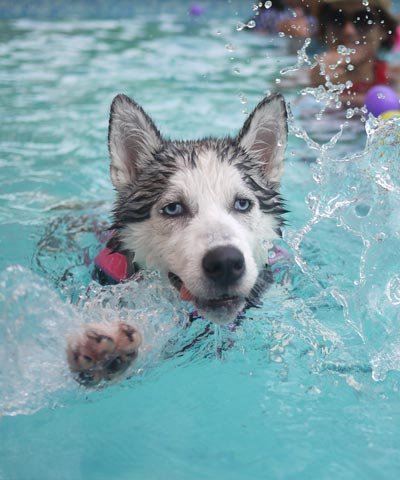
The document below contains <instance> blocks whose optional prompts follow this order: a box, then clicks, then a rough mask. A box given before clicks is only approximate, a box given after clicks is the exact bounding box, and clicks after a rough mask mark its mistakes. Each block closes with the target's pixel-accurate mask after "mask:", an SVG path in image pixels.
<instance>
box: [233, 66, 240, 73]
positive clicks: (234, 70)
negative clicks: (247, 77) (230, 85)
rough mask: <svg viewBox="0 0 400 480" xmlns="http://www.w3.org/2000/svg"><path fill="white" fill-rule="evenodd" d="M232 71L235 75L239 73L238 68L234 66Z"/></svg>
mask: <svg viewBox="0 0 400 480" xmlns="http://www.w3.org/2000/svg"><path fill="white" fill-rule="evenodd" d="M233 73H235V74H236V75H240V68H238V67H235V68H234V69H233Z"/></svg>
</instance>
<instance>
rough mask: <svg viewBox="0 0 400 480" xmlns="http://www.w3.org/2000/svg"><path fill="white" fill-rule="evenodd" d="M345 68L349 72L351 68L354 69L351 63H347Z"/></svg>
mask: <svg viewBox="0 0 400 480" xmlns="http://www.w3.org/2000/svg"><path fill="white" fill-rule="evenodd" d="M347 70H348V71H349V72H351V71H352V70H354V65H352V64H351V63H349V65H347Z"/></svg>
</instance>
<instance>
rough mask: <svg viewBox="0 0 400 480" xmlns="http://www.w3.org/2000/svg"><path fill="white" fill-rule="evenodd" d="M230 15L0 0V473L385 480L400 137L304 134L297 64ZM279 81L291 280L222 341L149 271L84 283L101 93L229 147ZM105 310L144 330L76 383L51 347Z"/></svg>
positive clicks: (97, 190)
mask: <svg viewBox="0 0 400 480" xmlns="http://www.w3.org/2000/svg"><path fill="white" fill-rule="evenodd" d="M244 3H245V2H235V1H228V2H222V1H221V2H203V4H204V5H205V6H206V7H207V9H206V12H205V14H204V15H203V16H202V17H199V18H196V19H193V18H190V17H188V16H187V7H188V3H185V2H176V1H175V2H162V3H161V5H160V4H155V3H152V2H148V3H147V4H146V5H142V4H141V5H136V2H130V3H128V2H123V1H119V2H114V3H113V7H112V8H111V7H110V6H107V5H106V4H105V3H103V2H94V3H90V4H89V3H85V2H72V3H69V4H64V3H62V2H51V3H46V2H40V3H37V4H36V5H35V8H33V7H32V4H30V3H28V2H18V3H17V2H15V3H14V4H11V3H10V4H7V3H6V4H5V7H6V8H4V10H3V11H2V13H1V15H2V17H3V18H2V20H0V51H1V54H0V63H1V68H0V93H1V99H2V101H1V103H0V113H1V118H2V126H1V129H0V166H1V169H0V247H1V255H0V409H1V413H0V415H1V416H0V439H1V441H0V479H1V480H3V479H4V480H10V479H13V480H14V479H15V480H36V479H41V480H42V479H49V480H51V479H62V480H63V479H65V480H70V479H74V480H75V479H83V480H90V479H96V480H97V479H103V478H104V479H118V480H119V479H127V480H128V479H129V480H130V479H164V478H174V479H185V480H186V479H206V478H207V479H208V478H209V479H214V478H219V479H250V478H251V479H264V478H273V479H291V478H293V479H294V478H296V479H298V478H310V479H314V478H315V479H317V478H318V479H331V478H337V479H355V478H363V479H381V478H382V479H395V478H396V479H397V478H398V474H399V471H400V442H399V436H400V408H399V395H400V393H399V391H400V376H399V370H400V311H399V308H400V271H399V270H400V267H399V261H398V252H399V242H400V240H399V233H398V232H399V231H400V228H399V227H400V218H399V213H398V212H399V206H400V190H399V183H400V178H399V176H400V172H399V164H398V159H399V153H400V152H399V144H400V142H399V140H400V126H399V125H398V124H396V123H395V122H394V123H386V124H383V125H375V124H374V123H373V122H372V121H369V122H367V132H368V135H367V134H366V133H365V122H363V121H361V120H360V118H359V117H357V118H355V117H354V118H351V119H346V118H345V115H342V116H340V115H338V114H334V115H332V114H329V115H324V116H323V118H322V120H318V119H317V118H316V116H315V112H316V107H315V102H313V101H311V100H310V97H311V96H312V95H306V96H304V95H303V94H302V93H301V87H298V86H295V82H293V81H289V80H287V74H285V73H283V74H282V73H280V72H281V70H282V69H286V68H287V67H290V66H293V65H296V64H297V58H296V56H295V55H293V54H291V53H288V52H289V51H290V49H288V48H287V39H285V38H274V39H267V38H264V37H259V36H253V35H251V34H248V33H246V32H245V31H238V30H236V26H237V24H238V22H239V21H242V20H243V19H244V18H247V17H249V16H250V15H251V5H250V6H248V5H245V4H244ZM300 46H301V45H298V46H295V48H294V50H296V48H297V47H299V48H300ZM292 50H293V49H292ZM277 79H278V81H276V80H277ZM283 87H284V93H285V94H286V95H287V99H288V101H289V103H290V106H291V110H292V112H293V117H294V118H293V119H292V120H291V135H290V139H289V146H288V149H287V161H286V171H285V178H284V185H283V193H284V196H285V198H286V199H287V203H288V206H289V208H290V210H291V212H290V213H289V214H288V216H287V219H288V225H287V227H286V229H285V236H284V240H285V242H286V244H287V245H288V248H289V250H290V251H291V252H292V254H293V261H292V262H289V263H288V265H285V267H286V268H288V269H289V274H290V275H289V277H290V282H289V283H285V284H283V285H280V284H278V285H276V286H274V287H272V289H271V291H270V292H269V293H268V294H267V295H266V297H265V300H264V305H263V308H261V309H254V310H251V311H249V312H248V313H247V318H246V320H245V321H244V322H243V324H242V325H241V326H240V327H239V328H237V329H236V330H235V331H233V332H232V331H226V330H218V329H216V330H215V331H214V330H213V327H211V326H210V325H208V324H206V323H202V322H198V323H197V324H194V325H192V326H191V327H190V328H186V329H183V328H182V327H181V326H180V322H181V320H182V319H183V318H185V311H184V309H183V305H181V304H180V303H179V302H177V301H176V300H174V296H173V295H172V296H171V292H170V290H169V287H168V286H165V285H164V284H163V283H162V282H161V281H160V279H159V278H158V277H157V276H154V275H149V276H148V277H147V276H146V277H145V278H144V279H143V281H142V283H141V284H134V285H119V286H116V287H112V288H105V289H101V288H100V287H98V286H97V285H96V284H94V283H93V282H91V278H90V272H91V261H92V259H93V256H94V255H95V253H96V252H97V251H98V248H99V246H100V245H101V243H102V241H103V238H102V231H103V229H104V226H105V225H106V224H107V221H108V219H109V212H110V208H111V205H112V200H113V190H112V188H111V183H110V181H109V178H108V154H107V145H106V138H107V125H108V111H109V105H110V102H111V100H112V98H113V97H114V95H115V94H116V93H118V92H124V93H126V94H128V95H130V96H132V97H133V98H135V99H136V101H138V102H139V103H140V104H142V105H143V106H144V108H145V109H146V111H148V112H149V113H150V114H151V115H152V116H153V118H154V119H155V121H156V122H157V124H158V125H159V126H160V129H161V130H162V132H163V133H164V134H166V135H168V136H170V137H173V138H189V137H200V136H203V135H225V134H233V133H235V132H236V131H237V130H238V129H239V128H240V126H241V124H242V123H243V121H244V119H245V118H246V117H245V113H246V112H249V111H251V109H252V108H253V107H254V105H255V104H256V103H257V102H258V100H259V99H260V98H261V97H262V96H263V95H264V94H265V92H268V91H272V90H275V89H279V88H283ZM318 108H319V106H317V110H318ZM348 116H350V115H348ZM340 125H344V126H343V134H342V135H341V136H340V138H338V139H337V143H335V137H334V136H335V134H337V132H339V130H340ZM307 135H308V136H307ZM331 139H333V140H331ZM330 140H331V141H330ZM329 142H330V143H329ZM119 318H124V319H126V320H127V321H132V322H134V323H136V324H138V325H140V326H141V328H142V329H143V331H144V336H145V349H144V351H143V355H142V358H141V360H140V361H139V363H138V365H137V368H136V370H135V371H134V375H133V376H132V377H131V378H130V379H128V380H125V381H124V382H121V383H120V384H117V385H113V386H110V387H109V388H106V389H103V390H100V391H86V390H83V389H80V388H79V387H78V386H77V385H76V384H75V383H74V382H73V380H72V379H71V378H70V376H69V374H68V369H67V367H66V363H65V358H64V347H65V338H66V337H67V335H68V334H70V333H71V332H73V331H75V330H76V329H77V328H78V327H79V326H80V325H82V324H83V323H85V322H90V321H92V320H94V319H95V320H97V321H98V320H100V321H105V320H116V319H119ZM206 330H210V332H209V334H208V335H206V334H205V333H204V332H205V331H206ZM194 339H195V340H196V341H195V342H193V340H194ZM191 343H193V345H192V346H191V347H190V348H187V346H188V345H190V344H191Z"/></svg>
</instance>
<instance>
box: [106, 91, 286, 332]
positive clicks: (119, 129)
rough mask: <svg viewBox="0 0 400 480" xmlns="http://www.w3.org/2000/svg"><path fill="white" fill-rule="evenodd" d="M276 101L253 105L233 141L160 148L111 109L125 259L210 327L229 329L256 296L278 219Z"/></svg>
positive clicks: (133, 113) (148, 129) (281, 119)
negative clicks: (157, 275) (156, 277)
mask: <svg viewBox="0 0 400 480" xmlns="http://www.w3.org/2000/svg"><path fill="white" fill-rule="evenodd" d="M286 141H287V118H286V109H285V103H284V100H283V98H282V97H281V96H280V95H273V96H270V97H268V98H265V99H264V100H263V101H262V102H260V103H259V104H258V106H257V107H256V108H255V110H254V111H253V113H252V114H251V115H250V116H249V117H248V118H247V120H246V122H245V123H244V125H243V128H242V129H241V131H240V132H239V134H238V135H237V137H235V138H224V139H212V138H211V139H204V140H199V141H187V142H180V141H178V142H176V141H169V140H166V139H164V138H163V137H162V136H161V135H160V133H159V131H158V130H157V128H156V127H155V125H154V124H153V122H152V120H151V119H150V118H149V116H148V115H147V114H146V113H145V112H144V111H143V110H142V108H141V107H140V106H139V105H137V104H136V103H134V102H133V101H132V100H130V99H129V98H128V97H126V96H124V95H118V96H117V97H116V98H115V99H114V101H113V103H112V106H111V114H110V127H109V150H110V156H111V167H110V170H111V179H112V182H113V185H114V187H115V188H116V190H117V194H118V197H117V201H116V205H115V209H114V225H113V228H114V229H115V230H116V232H117V235H118V240H119V241H120V243H121V245H122V249H123V250H127V251H129V252H131V253H133V252H134V255H135V262H136V263H137V264H138V265H139V266H142V267H145V266H146V267H147V268H153V269H157V270H160V271H161V272H164V273H165V274H167V275H168V277H169V279H170V281H171V283H172V284H173V285H174V286H175V287H176V288H177V290H178V291H179V292H180V296H181V298H182V299H184V300H188V301H191V302H192V303H193V304H194V305H195V306H196V307H197V309H198V310H199V311H200V312H201V313H202V314H204V315H205V316H206V317H207V318H208V319H210V320H213V321H215V322H217V323H227V322H229V321H231V320H232V319H234V318H235V316H236V315H237V313H238V312H239V311H240V310H241V309H242V308H243V306H244V305H245V302H246V300H248V299H249V298H250V297H251V295H252V293H254V291H255V290H256V289H257V287H258V284H259V282H260V278H261V272H262V270H263V268H264V266H265V263H266V259H267V255H268V249H269V248H270V247H271V241H272V240H273V239H275V238H277V237H279V235H280V227H281V225H282V219H281V214H282V213H284V212H285V210H284V208H283V206H282V200H281V198H280V196H279V194H278V187H279V183H280V179H281V175H282V170H283V156H284V150H285V147H286Z"/></svg>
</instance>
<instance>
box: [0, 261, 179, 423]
mask: <svg viewBox="0 0 400 480" xmlns="http://www.w3.org/2000/svg"><path fill="white" fill-rule="evenodd" d="M0 292H1V293H0V311H1V312H2V316H1V319H0V362H1V365H2V368H1V370H0V415H18V414H28V413H33V412H35V411H36V410H38V409H40V408H43V407H44V406H51V407H54V406H56V405H63V404H65V403H66V402H67V401H69V402H70V401H71V400H73V399H74V398H75V399H79V398H80V397H82V390H81V389H80V388H79V387H78V386H77V384H75V382H74V381H73V380H72V378H71V375H70V373H69V370H68V365H67V362H66V355H65V348H66V342H67V340H68V338H69V337H70V336H71V335H74V334H76V333H77V332H79V331H80V329H81V328H82V327H83V326H84V325H86V324H88V323H92V322H96V323H107V322H117V321H125V322H128V323H131V324H133V325H135V326H136V327H138V328H139V329H140V331H141V332H142V334H143V337H144V344H143V348H142V350H141V356H140V360H139V361H138V363H137V364H136V365H135V367H134V369H133V370H132V371H131V372H130V374H134V375H138V374H140V372H141V371H142V369H143V368H144V366H146V368H147V369H148V368H149V367H150V365H152V364H154V362H157V361H158V360H159V357H160V356H161V355H163V353H162V352H163V348H164V347H165V345H166V344H167V343H168V341H169V340H170V339H171V338H172V337H173V335H174V333H175V327H176V325H177V324H179V323H180V322H181V321H182V320H185V319H187V313H186V310H185V309H184V306H183V305H182V304H181V303H180V302H178V301H176V295H175V294H173V293H172V289H171V287H170V286H169V285H167V284H165V283H164V282H161V280H160V278H159V277H158V276H157V275H156V274H149V275H147V276H146V275H142V276H141V277H140V279H138V281H136V282H130V283H129V284H120V285H116V286H109V287H101V286H99V285H98V284H94V283H92V284H89V285H88V286H86V287H82V291H81V293H80V295H79V296H78V301H77V304H76V305H72V304H71V303H69V302H64V301H63V300H62V299H61V298H60V296H59V294H58V293H57V292H56V291H55V290H54V288H52V287H51V286H50V285H49V284H48V282H46V281H45V280H43V279H42V278H40V277H39V276H37V275H36V274H34V273H33V272H31V271H30V270H29V269H27V268H24V267H21V266H11V267H8V268H7V269H6V270H5V271H3V272H2V273H1V274H0ZM160 299H162V300H161V301H160ZM183 312H184V313H183ZM86 394H87V392H86V393H85V395H86Z"/></svg>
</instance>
